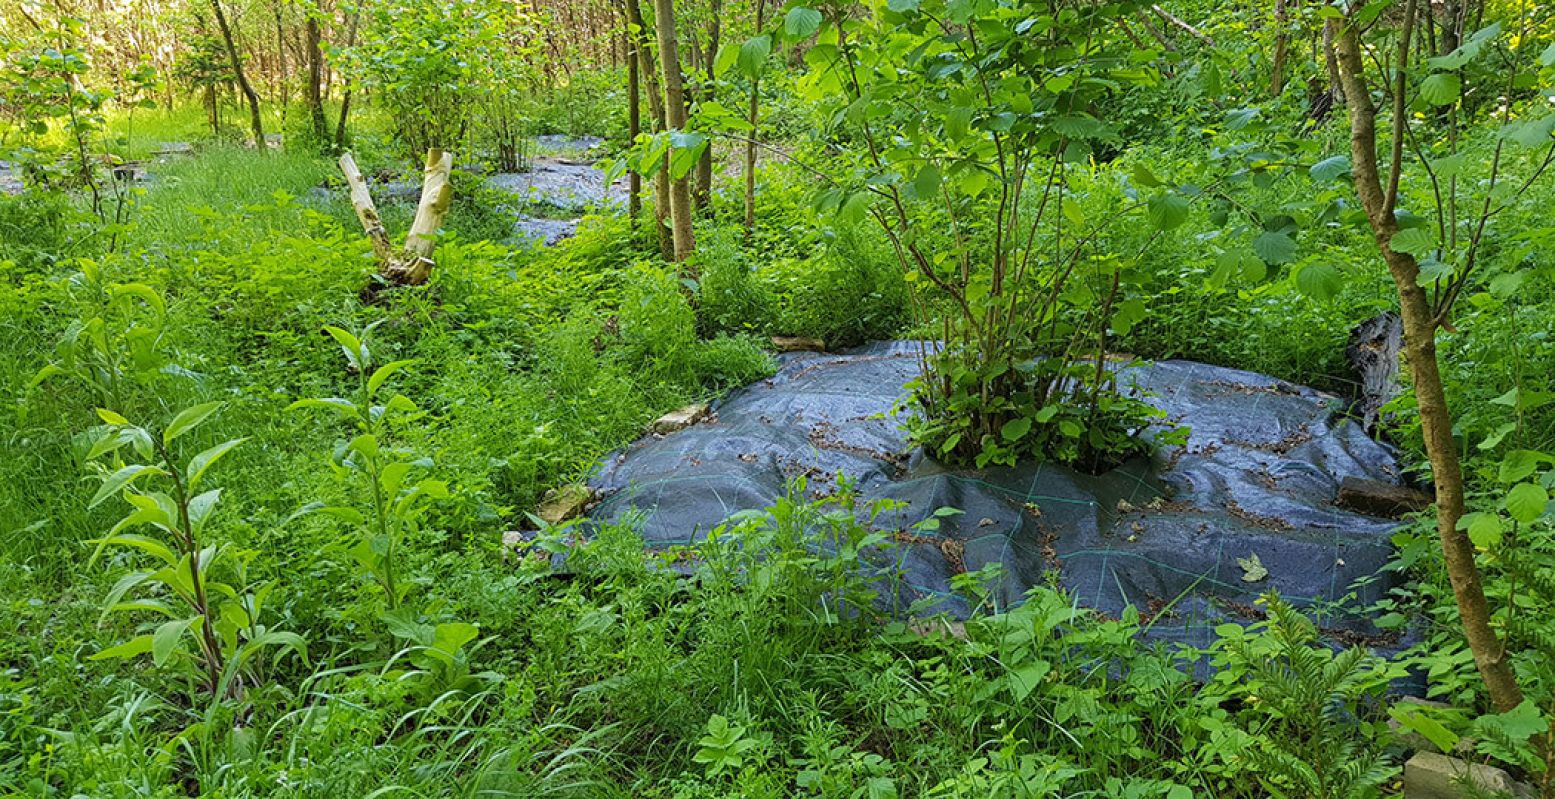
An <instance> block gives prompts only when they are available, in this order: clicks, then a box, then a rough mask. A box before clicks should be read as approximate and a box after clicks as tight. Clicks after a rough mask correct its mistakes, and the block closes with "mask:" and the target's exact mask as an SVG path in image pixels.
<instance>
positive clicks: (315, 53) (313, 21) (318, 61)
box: [303, 13, 329, 148]
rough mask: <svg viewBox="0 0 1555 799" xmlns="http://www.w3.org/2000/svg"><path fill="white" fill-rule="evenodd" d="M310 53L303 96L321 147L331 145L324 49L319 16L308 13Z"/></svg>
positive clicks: (307, 31)
mask: <svg viewBox="0 0 1555 799" xmlns="http://www.w3.org/2000/svg"><path fill="white" fill-rule="evenodd" d="M305 31H306V34H307V53H308V85H307V87H306V91H304V92H303V97H304V98H306V101H307V103H308V119H309V121H310V122H311V123H312V125H313V140H314V142H316V143H317V145H318V146H319V147H323V148H327V147H328V146H329V121H328V120H326V119H325V118H324V96H323V94H322V91H323V89H322V86H323V83H324V51H323V47H322V45H321V42H322V39H323V36H322V34H321V33H320V32H319V20H318V17H316V16H314V15H313V14H312V13H309V14H308V22H307V24H306V27H305Z"/></svg>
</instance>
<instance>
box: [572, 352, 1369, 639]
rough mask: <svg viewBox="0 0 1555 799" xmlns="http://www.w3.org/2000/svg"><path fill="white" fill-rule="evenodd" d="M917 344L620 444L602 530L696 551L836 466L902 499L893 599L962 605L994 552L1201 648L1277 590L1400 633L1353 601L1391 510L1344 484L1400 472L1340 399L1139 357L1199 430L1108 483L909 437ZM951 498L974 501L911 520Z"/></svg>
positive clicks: (602, 481) (596, 519)
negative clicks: (946, 462) (963, 584)
mask: <svg viewBox="0 0 1555 799" xmlns="http://www.w3.org/2000/svg"><path fill="white" fill-rule="evenodd" d="M919 355H920V345H919V344H918V343H915V342H882V343H877V344H872V345H868V346H865V347H861V348H858V349H854V350H849V351H847V352H843V353H838V354H822V353H796V354H789V355H785V356H783V358H782V361H781V368H780V370H779V371H778V373H777V374H776V375H775V376H774V377H772V378H771V379H768V380H764V381H761V382H759V383H756V384H753V385H751V386H747V387H745V388H743V389H740V390H738V391H735V392H733V393H732V394H730V395H729V396H728V397H727V398H726V399H725V400H724V401H723V402H722V403H720V404H718V405H717V406H716V407H715V408H714V413H713V414H712V415H710V416H709V417H708V418H707V419H705V420H704V421H702V422H700V423H698V424H696V425H693V426H691V427H688V428H686V429H683V430H680V431H678V432H674V433H671V434H668V435H665V436H648V437H645V438H643V439H641V440H639V441H637V442H636V443H634V444H633V445H631V446H630V447H628V448H627V449H625V450H623V451H621V452H618V453H616V454H614V455H613V456H612V457H610V458H609V459H607V461H606V462H605V463H604V465H603V466H602V468H601V469H600V471H599V472H598V473H597V474H596V475H595V477H594V478H593V479H592V480H591V481H590V486H591V487H592V488H593V489H594V490H595V491H596V492H598V494H599V495H600V496H601V497H602V501H601V502H600V504H599V505H598V506H597V507H596V508H595V509H594V511H593V512H592V513H591V518H592V519H593V523H596V524H597V523H615V522H626V523H630V524H632V525H633V526H635V527H637V528H638V529H639V530H640V531H641V534H642V537H643V539H644V541H645V543H646V545H647V546H648V547H650V548H654V549H659V548H666V547H672V546H676V545H686V544H691V543H694V542H695V541H698V540H701V539H703V538H705V537H706V534H707V533H708V531H710V530H712V529H714V528H715V527H717V526H718V525H719V524H720V523H721V522H723V521H724V520H725V519H726V518H727V517H729V516H730V515H731V514H733V513H735V512H738V511H741V510H748V509H760V508H765V507H768V506H770V505H772V504H773V503H774V502H775V501H777V500H778V499H779V498H780V497H782V496H784V494H785V491H786V490H787V487H788V485H789V484H790V482H791V481H792V480H793V478H795V477H798V476H800V475H804V476H806V479H807V482H808V491H809V492H810V493H811V494H812V495H813V496H823V495H827V494H830V493H832V492H833V491H834V490H835V476H836V475H837V474H838V473H839V472H840V473H843V474H845V475H847V476H848V477H849V478H851V479H852V480H854V481H855V482H856V484H857V491H858V493H859V495H860V499H861V502H860V505H861V506H867V505H868V503H870V502H872V501H873V500H875V499H880V498H889V499H893V500H899V501H904V502H906V503H907V506H906V509H905V510H904V511H900V512H891V513H888V514H886V515H884V516H882V517H880V518H878V519H877V520H876V522H875V523H876V525H877V526H885V527H889V528H893V531H894V532H896V533H897V535H896V537H897V538H898V540H899V541H904V543H901V544H900V545H899V546H898V547H897V548H896V549H894V550H893V556H892V557H893V558H894V559H896V560H898V563H899V565H900V566H901V568H902V570H903V572H902V579H901V580H899V581H892V582H891V583H889V585H892V586H895V590H896V591H898V592H900V595H899V596H897V597H896V599H897V600H898V601H899V603H900V604H899V607H908V606H909V605H911V604H912V603H914V602H918V601H920V600H926V601H925V602H923V603H922V604H921V605H920V607H921V606H922V605H930V606H933V608H934V609H935V610H945V611H948V612H950V613H951V614H952V615H963V616H964V615H965V614H966V613H967V612H968V610H969V608H968V607H967V605H966V602H965V600H964V599H963V598H961V597H960V596H957V595H956V594H955V593H953V592H952V589H951V580H952V577H954V576H955V575H956V574H958V573H960V572H963V571H966V570H971V571H976V570H978V569H979V568H981V567H983V566H984V565H985V564H988V563H990V562H998V563H1000V564H1002V565H1003V577H1002V581H1003V582H1002V585H998V586H997V587H996V591H995V599H996V601H997V602H999V603H1001V604H1003V605H1008V604H1011V603H1016V602H1018V601H1020V599H1021V597H1022V596H1023V595H1024V594H1025V593H1026V591H1027V590H1028V589H1029V588H1031V587H1032V586H1036V585H1047V584H1050V580H1051V579H1052V575H1051V573H1053V572H1056V573H1057V583H1058V584H1060V585H1062V586H1063V587H1064V588H1065V589H1067V590H1068V591H1069V592H1071V594H1072V595H1073V597H1074V598H1075V600H1076V601H1077V602H1078V603H1080V604H1081V605H1083V606H1086V607H1090V608H1093V609H1095V610H1097V611H1099V612H1101V613H1102V614H1104V615H1108V616H1112V617H1117V616H1119V615H1120V614H1121V613H1122V612H1123V609H1124V607H1125V606H1126V605H1129V604H1132V605H1134V606H1136V607H1137V608H1139V610H1140V611H1141V613H1142V614H1144V616H1145V617H1146V618H1149V619H1150V620H1151V622H1152V623H1151V627H1150V631H1149V634H1150V637H1151V638H1156V639H1162V640H1174V641H1179V642H1181V643H1184V644H1188V645H1193V646H1204V645H1207V644H1209V643H1210V642H1211V641H1212V640H1213V638H1214V633H1213V627H1214V626H1215V625H1217V624H1219V623H1221V622H1223V621H1226V620H1245V619H1248V618H1252V617H1254V616H1261V615H1262V614H1261V612H1260V611H1258V610H1256V609H1255V608H1254V606H1253V603H1254V601H1255V600H1256V599H1257V598H1258V596H1259V595H1260V594H1262V593H1263V592H1265V591H1268V590H1271V589H1274V590H1278V591H1279V592H1280V594H1281V595H1282V596H1284V597H1285V598H1286V599H1288V600H1290V601H1292V602H1293V603H1294V604H1297V605H1298V606H1301V607H1304V608H1305V609H1306V610H1307V611H1308V612H1309V613H1314V614H1315V615H1316V618H1317V621H1318V623H1319V626H1320V627H1322V628H1323V629H1324V630H1325V631H1326V632H1327V633H1328V634H1329V635H1330V637H1332V638H1334V639H1337V640H1345V641H1351V642H1355V641H1360V642H1365V643H1370V644H1373V645H1379V646H1384V647H1386V645H1387V644H1388V643H1389V640H1388V636H1386V635H1379V634H1378V631H1376V630H1375V629H1374V628H1373V627H1371V625H1370V624H1369V622H1368V620H1367V619H1366V618H1365V617H1364V616H1363V615H1362V614H1361V613H1360V612H1359V610H1360V608H1362V607H1363V606H1364V605H1365V604H1368V603H1370V602H1371V601H1373V600H1375V599H1377V598H1379V597H1380V596H1381V595H1382V594H1383V593H1385V592H1386V591H1387V590H1388V589H1389V588H1391V587H1392V586H1393V585H1394V581H1393V578H1392V575H1391V573H1389V572H1385V571H1383V569H1382V567H1383V565H1384V564H1385V563H1386V562H1387V560H1388V558H1389V556H1390V554H1391V551H1392V547H1391V544H1390V542H1389V537H1390V535H1391V534H1392V532H1393V531H1394V529H1395V528H1396V526H1397V522H1393V521H1389V520H1384V519H1375V518H1370V517H1366V516H1362V515H1358V514H1356V513H1353V512H1349V511H1346V510H1344V509H1341V508H1339V507H1337V506H1336V505H1335V498H1336V496H1337V495H1338V490H1339V483H1340V481H1341V480H1343V479H1344V478H1346V477H1358V478H1365V479H1370V480H1381V481H1389V482H1395V481H1397V479H1398V477H1397V474H1398V467H1397V464H1396V462H1395V460H1394V457H1393V455H1392V454H1391V453H1390V452H1389V451H1388V450H1387V449H1386V448H1385V447H1384V446H1382V445H1381V444H1378V443H1377V442H1376V441H1373V440H1372V439H1371V438H1369V437H1367V435H1366V434H1365V432H1364V431H1363V430H1362V429H1361V427H1360V425H1358V424H1355V423H1353V422H1352V421H1350V420H1349V419H1347V418H1345V417H1343V416H1342V414H1341V412H1342V410H1343V403H1342V402H1341V401H1340V400H1338V399H1337V398H1335V397H1332V396H1329V395H1325V394H1322V393H1319V392H1317V391H1314V390H1312V389H1309V388H1304V387H1301V386H1296V385H1292V384H1290V383H1286V382H1283V381H1280V380H1276V379H1273V378H1270V377H1266V376H1263V375H1258V374H1254V373H1251V372H1244V371H1239V370H1235V369H1226V368H1221V367H1214V366H1207V365H1204V364H1198V363H1192V362H1188V361H1162V362H1157V363H1152V364H1148V365H1142V366H1130V367H1126V368H1124V369H1123V370H1122V372H1121V374H1120V382H1121V384H1123V385H1134V386H1137V388H1138V389H1139V390H1141V391H1143V392H1145V396H1146V397H1147V398H1148V399H1149V401H1150V402H1152V403H1153V404H1155V405H1156V406H1157V407H1160V408H1162V409H1163V410H1165V411H1166V414H1167V419H1168V420H1169V421H1171V422H1173V423H1176V424H1180V425H1185V426H1187V427H1189V428H1190V429H1191V432H1190V434H1189V437H1188V443H1187V444H1186V446H1181V447H1169V448H1161V449H1159V450H1157V451H1156V452H1155V453H1154V454H1153V455H1152V456H1150V457H1149V458H1139V459H1136V460H1135V461H1132V462H1130V463H1127V464H1124V465H1123V466H1121V467H1119V468H1117V469H1115V470H1113V471H1111V472H1109V473H1106V474H1103V475H1099V476H1093V475H1088V474H1084V473H1081V472H1077V471H1075V470H1073V469H1069V468H1066V467H1063V466H1059V465H1055V464H1052V463H1033V464H1030V465H1023V466H1020V467H1017V468H1003V467H1000V468H990V469H982V470H958V471H951V470H948V469H946V468H945V467H944V466H942V465H941V464H939V463H938V462H936V461H935V460H934V459H933V458H930V457H926V456H925V455H924V454H923V452H922V450H921V449H914V448H912V447H911V445H910V444H909V442H908V440H907V437H906V434H905V433H904V432H903V430H902V429H901V426H900V423H899V422H900V419H899V417H896V418H893V416H892V414H893V409H894V408H898V407H900V406H902V405H903V404H904V403H902V400H903V398H904V397H905V390H904V388H903V386H904V384H905V383H907V382H908V381H909V380H911V379H913V378H914V377H915V376H917V374H918V372H919V364H920V360H919ZM902 412H905V411H902ZM947 507H948V508H956V509H959V510H961V511H963V513H961V514H959V515H953V516H949V517H946V518H944V519H942V523H941V526H940V528H939V529H938V530H937V531H934V532H931V533H924V532H911V526H912V525H913V524H915V523H916V522H918V521H920V520H922V519H924V518H926V517H928V516H930V515H932V514H933V513H934V512H935V510H936V509H939V508H947ZM903 532H907V533H909V534H906V535H903V534H902V533H903ZM1253 556H1256V558H1257V563H1258V564H1261V566H1262V569H1263V570H1267V574H1266V575H1261V574H1260V571H1261V570H1260V569H1259V568H1258V567H1257V566H1256V565H1254V564H1253ZM1239 560H1240V561H1244V562H1239ZM1249 567H1251V568H1249ZM1254 578H1256V579H1254ZM1367 578H1370V579H1367ZM1358 581H1360V582H1358ZM882 585H886V583H882Z"/></svg>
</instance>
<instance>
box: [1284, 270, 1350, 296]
mask: <svg viewBox="0 0 1555 799" xmlns="http://www.w3.org/2000/svg"><path fill="white" fill-rule="evenodd" d="M1343 288H1344V279H1343V278H1342V277H1340V275H1339V270H1338V269H1335V268H1334V267H1332V266H1329V265H1328V264H1307V265H1306V266H1303V267H1301V270H1300V271H1298V272H1297V273H1296V289H1297V290H1298V291H1300V292H1301V293H1302V294H1305V295H1307V296H1308V297H1311V298H1312V299H1314V300H1318V301H1319V302H1326V301H1328V300H1331V299H1333V298H1334V297H1335V296H1337V295H1338V294H1339V291H1340V289H1343Z"/></svg>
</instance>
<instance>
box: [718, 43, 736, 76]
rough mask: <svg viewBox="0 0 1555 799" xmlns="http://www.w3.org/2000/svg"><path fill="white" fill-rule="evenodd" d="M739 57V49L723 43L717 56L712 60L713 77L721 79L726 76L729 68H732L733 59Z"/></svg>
mask: <svg viewBox="0 0 1555 799" xmlns="http://www.w3.org/2000/svg"><path fill="white" fill-rule="evenodd" d="M739 55H740V48H738V47H734V46H733V45H731V44H729V43H727V42H725V43H724V45H723V46H722V47H720V48H718V56H717V57H716V58H714V59H713V75H714V76H715V77H720V78H721V77H723V76H724V75H726V74H728V72H729V68H730V67H733V66H734V62H735V59H736V58H738V57H739Z"/></svg>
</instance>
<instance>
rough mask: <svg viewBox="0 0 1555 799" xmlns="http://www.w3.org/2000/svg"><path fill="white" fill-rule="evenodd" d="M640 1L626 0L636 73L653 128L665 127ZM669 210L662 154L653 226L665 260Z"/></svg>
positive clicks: (670, 239) (670, 240)
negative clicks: (640, 79) (632, 32)
mask: <svg viewBox="0 0 1555 799" xmlns="http://www.w3.org/2000/svg"><path fill="white" fill-rule="evenodd" d="M639 1H640V0H626V13H627V19H628V20H630V22H631V24H632V27H633V28H634V29H635V30H636V31H637V38H636V49H637V59H638V64H637V66H638V73H639V77H641V78H642V81H643V87H642V88H643V89H645V90H646V91H647V94H648V115H649V116H651V117H653V122H654V124H655V125H656V126H657V127H656V128H655V130H658V131H663V130H665V127H666V126H665V121H664V94H663V93H662V92H660V91H659V78H658V67H656V66H655V65H654V63H653V48H652V47H651V46H650V45H649V42H648V27H647V25H645V24H644V23H643V15H642V9H641V8H640V7H639V6H638V2H639ZM669 212H670V190H669V156H668V155H666V156H665V157H664V164H663V165H662V166H661V167H660V169H659V171H658V172H657V173H655V174H654V180H653V220H654V227H655V229H656V230H657V231H658V235H659V251H660V252H661V253H662V254H663V255H664V258H665V260H671V259H673V258H674V257H675V237H674V232H673V231H672V230H671V229H670V227H669V225H668V224H667V218H668V216H669Z"/></svg>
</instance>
